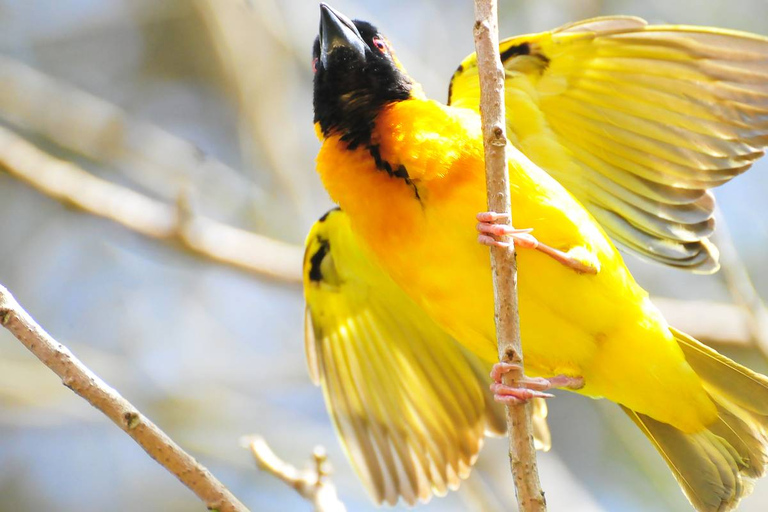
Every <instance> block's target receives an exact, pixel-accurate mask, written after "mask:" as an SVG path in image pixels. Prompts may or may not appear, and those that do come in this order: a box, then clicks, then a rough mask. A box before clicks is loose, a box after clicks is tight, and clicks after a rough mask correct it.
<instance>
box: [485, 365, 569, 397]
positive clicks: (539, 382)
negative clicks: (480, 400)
mask: <svg viewBox="0 0 768 512" xmlns="http://www.w3.org/2000/svg"><path fill="white" fill-rule="evenodd" d="M519 369H520V366H519V365H516V364H510V363H496V364H494V365H493V369H492V370H491V379H493V384H491V391H492V392H493V399H494V400H495V401H497V402H501V403H504V404H518V403H523V402H527V401H528V400H530V399H531V398H552V397H553V396H555V395H552V394H550V393H544V391H547V390H549V389H552V388H568V389H581V388H583V387H584V377H568V376H567V375H558V376H556V377H549V378H544V377H526V376H525V375H523V376H522V377H521V378H520V379H519V380H517V381H515V386H508V385H507V384H504V383H503V382H502V377H503V376H504V375H505V374H506V373H509V372H511V371H513V370H519Z"/></svg>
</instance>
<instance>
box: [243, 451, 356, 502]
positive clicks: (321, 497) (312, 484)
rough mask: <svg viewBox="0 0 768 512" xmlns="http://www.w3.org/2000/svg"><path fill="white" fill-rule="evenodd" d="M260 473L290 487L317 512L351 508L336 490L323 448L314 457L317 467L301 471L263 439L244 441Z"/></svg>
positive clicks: (314, 465) (314, 464)
mask: <svg viewBox="0 0 768 512" xmlns="http://www.w3.org/2000/svg"><path fill="white" fill-rule="evenodd" d="M244 441H245V443H246V445H247V446H248V448H250V450H251V453H252V454H253V458H254V459H256V464H257V465H258V466H259V468H260V469H263V470H264V471H267V472H269V473H272V474H273V475H274V476H276V477H277V478H279V479H280V480H282V481H283V482H285V483H286V484H288V485H290V486H291V487H292V488H293V489H295V490H296V492H298V493H299V495H301V496H302V497H303V498H304V499H306V500H307V501H309V502H310V503H311V504H312V507H313V510H314V511H316V512H346V510H347V508H346V507H345V506H344V504H343V503H342V502H341V501H340V500H339V497H338V495H337V494H336V486H335V485H333V482H332V481H331V479H330V474H331V467H330V463H329V462H328V456H327V454H326V453H325V449H324V448H323V447H322V446H318V447H317V448H315V450H314V452H313V453H312V462H313V467H311V468H309V469H304V470H298V469H296V468H295V467H293V466H291V465H290V464H288V463H287V462H285V461H283V460H282V459H280V457H278V456H277V455H275V452H273V451H272V449H271V448H270V447H269V445H268V444H267V442H266V441H265V440H264V439H263V438H261V437H251V438H246V439H244Z"/></svg>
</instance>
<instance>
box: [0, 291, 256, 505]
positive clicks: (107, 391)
mask: <svg viewBox="0 0 768 512" xmlns="http://www.w3.org/2000/svg"><path fill="white" fill-rule="evenodd" d="M0 323H1V324H2V325H3V327H5V328H6V329H8V330H9V331H10V332H11V334H13V335H14V336H15V337H16V338H17V339H18V340H19V341H20V342H21V343H22V344H23V345H24V346H25V347H27V349H29V351H30V352H32V353H33V354H34V355H35V357H37V358H38V359H39V360H40V361H41V362H42V363H43V364H44V365H45V366H47V367H48V368H50V369H51V371H53V372H54V373H55V374H56V375H58V376H59V377H60V378H61V381H62V383H63V384H64V385H65V386H67V387H68V388H69V389H71V390H72V391H74V392H75V393H77V394H78V395H80V396H81V397H83V398H85V399H86V400H87V401H88V402H89V403H90V404H91V405H92V406H94V407H96V408H97V409H98V410H100V411H101V412H103V413H104V415H105V416H107V417H108V418H109V419H110V420H112V421H113V422H114V423H115V424H116V425H117V426H118V427H120V428H121V429H122V430H123V431H124V432H125V433H126V434H128V435H129V436H131V437H132V438H133V440H134V441H136V442H137V443H138V444H139V446H141V447H142V448H143V449H144V451H146V452H147V453H148V454H149V456H150V457H152V458H153V459H155V460H156V461H157V462H158V463H159V464H160V465H162V466H163V467H165V468H166V469H167V470H168V471H170V472H171V473H173V474H174V475H175V476H176V478H178V479H179V480H181V482H182V483H183V484H184V485H186V486H187V487H188V488H189V489H190V490H191V491H192V492H194V493H195V494H196V495H197V496H198V497H199V498H200V499H201V500H202V501H203V502H204V503H205V504H206V506H207V507H208V508H209V509H211V510H218V511H220V512H247V510H248V509H247V508H245V506H244V505H243V504H242V503H240V502H239V501H238V500H237V498H235V497H234V496H233V495H232V494H231V493H230V492H229V491H228V490H227V488H226V487H224V485H223V484H222V483H221V482H219V481H218V480H217V479H216V478H215V477H214V476H213V475H212V474H211V473H210V472H209V471H208V470H207V469H206V468H205V467H204V466H203V465H201V464H200V463H199V462H197V461H196V460H195V459H194V458H193V457H192V456H191V455H189V454H188V453H186V452H185V451H184V450H182V449H181V447H180V446H179V445H177V444H176V443H175V442H173V440H172V439H171V438H170V437H168V436H167V435H166V434H165V433H164V432H163V431H162V430H160V429H159V428H158V427H157V425H155V424H154V423H152V422H151V421H150V420H149V419H147V418H146V417H145V416H144V415H143V414H141V412H140V411H139V410H138V409H136V407H134V406H133V405H132V404H131V403H130V402H128V401H127V400H126V399H125V398H123V397H122V396H120V394H119V393H118V392H117V391H115V390H114V389H112V388H111V387H109V386H108V385H107V384H106V383H105V382H104V381H102V380H101V379H100V378H99V377H98V376H97V375H96V374H95V373H93V372H92V371H91V370H89V369H88V368H87V367H86V366H85V365H84V364H83V363H81V362H80V361H79V360H78V359H77V358H76V357H75V356H74V355H73V354H72V352H70V351H69V349H67V347H65V346H64V345H62V344H61V343H59V342H57V341H56V340H54V339H53V338H51V336H50V335H49V334H48V333H47V332H45V331H44V330H43V328H42V327H40V326H39V325H38V324H37V323H36V322H35V321H34V320H33V319H32V317H30V316H29V314H28V313H27V312H26V311H24V309H23V308H22V307H21V306H20V305H19V303H18V302H16V299H14V298H13V296H12V295H11V294H10V292H9V291H8V290H6V289H5V288H4V287H3V286H2V285H0Z"/></svg>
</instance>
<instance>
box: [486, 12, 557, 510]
mask: <svg viewBox="0 0 768 512" xmlns="http://www.w3.org/2000/svg"><path fill="white" fill-rule="evenodd" d="M497 25H498V24H497V10H496V0H475V28H474V35H475V50H476V52H477V68H478V74H479V76H480V114H481V117H482V122H483V145H484V147H485V174H486V186H487V187H488V208H489V210H491V211H494V212H498V213H506V214H509V215H510V217H509V218H510V223H511V221H512V217H511V214H512V209H511V206H510V196H509V175H508V171H507V152H506V147H507V136H506V131H505V118H504V114H505V112H504V68H503V67H502V65H501V59H500V58H499V52H498V48H499V36H498V26H497ZM491 264H492V267H493V291H494V299H495V304H496V311H495V313H496V337H497V339H498V344H499V359H500V360H501V361H503V362H508V363H515V364H518V365H520V368H521V370H520V372H517V373H512V372H511V373H508V374H507V375H506V376H505V383H509V384H512V383H513V382H514V381H515V379H518V378H520V377H521V375H522V364H523V353H522V350H521V344H520V319H519V315H518V309H517V263H516V260H515V251H514V247H513V246H512V245H511V244H510V248H509V249H507V248H501V247H492V248H491ZM507 379H508V380H507ZM507 425H508V430H509V462H510V466H511V468H512V476H513V478H514V481H515V492H516V493H517V501H518V505H519V507H520V510H521V511H523V512H528V511H545V510H546V502H545V500H544V492H543V491H542V490H541V484H540V483H539V471H538V468H537V466H536V450H535V448H534V445H533V431H532V427H531V406H530V405H529V404H525V405H509V406H507Z"/></svg>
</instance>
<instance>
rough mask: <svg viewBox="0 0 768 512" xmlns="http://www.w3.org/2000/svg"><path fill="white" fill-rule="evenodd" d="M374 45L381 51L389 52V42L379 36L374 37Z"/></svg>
mask: <svg viewBox="0 0 768 512" xmlns="http://www.w3.org/2000/svg"><path fill="white" fill-rule="evenodd" d="M373 46H375V47H376V49H377V50H379V51H380V52H381V53H387V43H385V42H384V40H383V39H382V38H380V37H379V36H376V37H374V38H373Z"/></svg>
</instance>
